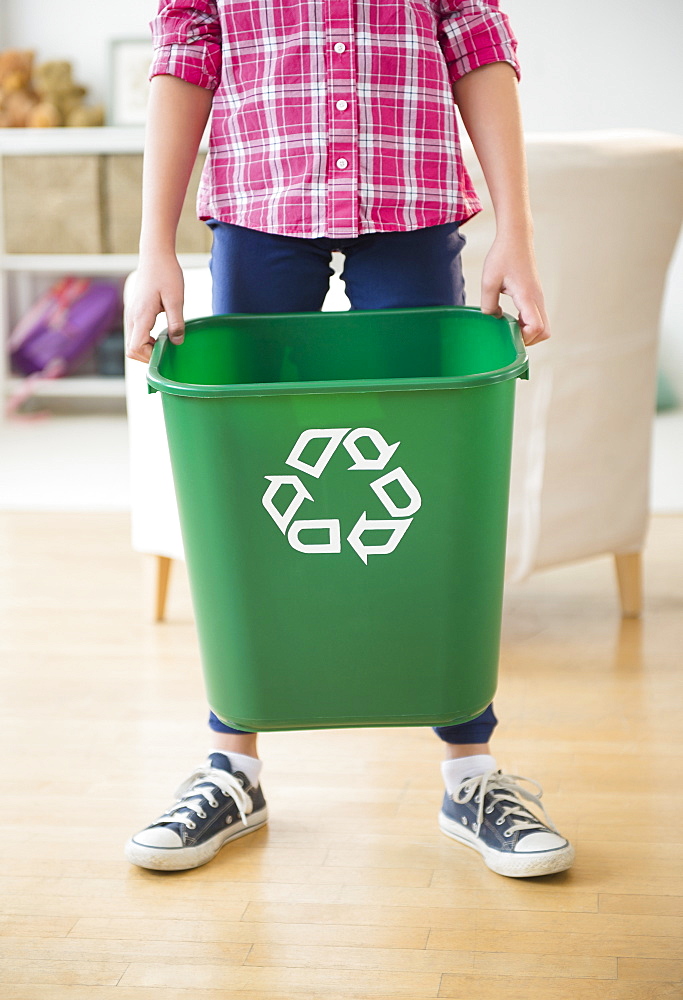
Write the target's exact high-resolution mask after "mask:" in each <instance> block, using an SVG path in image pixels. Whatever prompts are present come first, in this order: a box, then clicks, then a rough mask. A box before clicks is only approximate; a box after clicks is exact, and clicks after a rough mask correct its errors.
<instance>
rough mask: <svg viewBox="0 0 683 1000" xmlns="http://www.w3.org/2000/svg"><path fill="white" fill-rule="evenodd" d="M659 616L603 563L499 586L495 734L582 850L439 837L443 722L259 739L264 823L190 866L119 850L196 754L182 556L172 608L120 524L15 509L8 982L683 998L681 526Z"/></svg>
mask: <svg viewBox="0 0 683 1000" xmlns="http://www.w3.org/2000/svg"><path fill="white" fill-rule="evenodd" d="M645 570H646V614H645V617H644V619H643V620H642V622H637V621H627V622H624V623H623V624H622V623H621V622H620V620H619V618H618V613H617V602H616V595H615V587H614V581H613V577H612V565H611V562H610V560H608V559H603V560H597V561H594V562H591V563H587V564H583V565H577V566H574V567H569V568H564V569H562V570H557V571H553V572H550V573H545V574H539V575H537V576H535V577H534V578H533V579H532V580H530V581H528V582H527V583H525V584H524V585H520V586H518V587H515V588H514V589H511V590H510V592H509V594H508V599H507V605H506V613H505V628H504V649H503V660H502V678H501V686H500V693H499V697H498V699H497V702H496V704H497V708H498V713H499V716H500V717H501V724H500V726H499V730H498V733H497V738H496V741H495V750H496V753H497V755H498V759H499V762H500V764H501V765H502V766H504V767H505V769H506V770H509V771H512V772H513V773H517V774H522V775H528V776H531V777H534V778H536V779H537V780H538V781H540V782H541V783H542V785H543V786H544V789H545V799H544V801H546V802H547V805H548V809H549V812H550V814H551V816H552V817H553V819H554V820H555V822H556V823H557V824H558V826H559V827H560V828H561V830H562V831H563V832H565V833H566V835H567V836H569V837H570V838H571V839H572V840H573V841H574V843H575V845H576V849H577V861H576V865H575V867H574V868H573V870H572V871H570V872H567V873H563V874H560V875H556V876H552V877H548V878H545V879H530V880H514V879H505V878H502V877H500V876H497V875H494V874H493V873H492V872H490V871H488V870H487V869H486V868H485V867H484V866H483V864H482V862H481V860H480V858H479V856H478V855H477V854H475V853H474V852H472V851H469V850H467V849H466V848H463V847H460V846H458V845H456V844H454V843H453V842H452V841H449V840H448V839H446V838H445V837H444V836H443V835H441V834H440V833H439V831H438V829H437V827H436V814H437V811H438V807H439V803H440V799H441V785H440V775H439V760H440V756H441V754H440V748H439V745H438V742H437V740H436V739H435V737H434V736H433V735H432V734H431V732H430V731H429V730H426V729H425V730H422V729H407V730H363V731H337V732H326V733H320V732H318V733H293V734H271V735H269V736H266V737H264V738H263V739H262V746H261V749H262V753H263V756H264V757H265V760H266V765H265V768H264V775H263V785H264V789H265V792H266V794H267V797H268V801H269V807H270V812H271V817H272V819H271V823H270V825H269V826H268V827H267V828H266V829H264V830H263V831H260V832H258V833H256V834H254V835H253V836H250V837H248V838H245V839H243V840H240V841H238V842H236V843H235V844H233V845H230V846H229V847H228V848H226V849H225V850H224V851H223V852H222V854H221V855H219V857H218V858H217V859H216V860H215V861H214V862H213V863H212V864H210V865H208V866H206V867H205V868H203V869H199V870H197V871H195V872H186V873H175V874H160V873H154V872H146V871H142V870H139V869H136V868H133V867H130V866H129V865H128V864H127V863H126V862H125V860H124V859H123V857H122V846H123V843H124V842H125V840H126V839H127V837H128V836H129V834H130V833H131V832H133V831H134V830H135V829H138V828H139V827H141V826H143V825H145V824H146V823H147V822H148V821H149V820H151V819H153V818H154V817H155V816H156V815H158V813H159V812H160V811H161V810H163V809H164V808H165V807H166V806H168V805H169V804H170V801H171V797H172V793H173V791H174V790H175V788H176V786H177V785H178V784H179V782H180V781H181V780H182V779H183V778H184V777H185V776H186V775H187V773H188V772H189V771H191V770H192V768H193V767H194V765H195V764H196V763H198V762H199V761H200V760H201V759H202V758H203V756H204V751H205V749H206V746H207V738H206V734H205V730H204V716H205V708H204V704H203V699H202V694H201V679H200V669H199V665H198V658H197V652H196V646H195V639H194V633H193V628H192V623H191V615H190V610H189V600H188V595H187V588H186V583H185V581H184V576H183V571H182V568H178V572H176V574H175V576H174V577H173V579H172V582H171V595H170V603H169V621H168V622H167V624H165V625H161V626H155V625H153V624H151V623H150V620H149V610H150V608H151V598H150V592H151V584H152V581H151V572H152V567H151V565H148V563H147V561H146V560H144V559H141V558H140V557H137V556H134V555H133V554H132V553H131V552H130V548H129V540H128V525H127V519H126V518H125V516H123V515H112V514H97V515H78V514H73V515H69V514H67V515H65V514H59V515H49V514H2V515H0V581H1V582H0V627H1V630H0V683H1V687H2V690H1V693H0V751H1V755H0V785H1V787H2V834H1V837H0V850H1V852H2V859H3V865H2V872H1V877H0V934H1V935H2V937H1V938H0V947H1V959H0V997H2V1000H37V998H40V1000H162V998H163V1000H181V998H182V1000H190V998H191V1000H197V998H199V1000H202V998H206V1000H219V998H224V997H225V998H228V997H229V998H234V997H236V996H238V997H244V998H245V1000H264V998H272V1000H290V998H291V1000H294V998H297V1000H298V998H300V1000H314V998H316V1000H318V998H320V1000H322V998H325V1000H342V998H344V1000H348V998H359V1000H360V998H362V1000H389V998H391V1000H394V998H399V997H405V998H409V1000H423V998H425V1000H426V998H434V997H450V998H462V1000H534V998H539V1000H674V998H677V1000H678V998H681V997H683V988H682V986H681V980H682V978H683V864H682V860H681V859H682V857H683V850H682V848H683V835H682V833H681V831H682V829H683V800H682V796H681V780H682V778H683V768H682V767H681V762H682V758H683V729H682V727H681V695H682V694H683V662H682V653H683V518H680V517H678V518H676V517H668V518H667V517H661V518H657V519H655V520H654V522H653V524H652V528H651V532H650V538H649V542H648V547H647V550H646V559H645Z"/></svg>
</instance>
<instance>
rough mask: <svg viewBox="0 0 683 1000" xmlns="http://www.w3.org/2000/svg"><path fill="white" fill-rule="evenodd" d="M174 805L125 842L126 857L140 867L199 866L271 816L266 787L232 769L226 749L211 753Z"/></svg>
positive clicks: (181, 787)
mask: <svg viewBox="0 0 683 1000" xmlns="http://www.w3.org/2000/svg"><path fill="white" fill-rule="evenodd" d="M176 796H177V800H176V802H174V804H173V805H172V806H171V808H170V809H169V810H168V811H167V812H165V813H164V815H163V816H160V817H159V819H157V820H155V821H154V823H151V824H150V825H149V826H148V827H145V829H144V830H141V831H140V833H136V834H135V836H134V837H131V839H130V840H129V841H128V843H127V844H126V849H125V853H126V858H127V859H128V860H129V861H130V862H132V864H134V865H139V867H140V868H154V869H156V870H160V871H182V870H183V869H186V868H198V867H199V866H200V865H205V864H206V862H207V861H210V860H211V858H213V857H215V855H216V854H218V852H219V851H220V849H221V847H223V845H224V844H227V842H228V841H229V840H236V839H237V838H238V837H244V836H245V835H246V834H247V833H252V832H253V831H254V830H258V829H259V828H260V827H262V826H264V825H265V824H266V822H267V820H268V813H267V810H266V800H265V799H264V797H263V792H262V791H261V786H260V785H257V786H256V787H253V786H252V785H251V784H250V783H249V779H248V778H247V777H246V775H244V774H242V772H241V771H236V772H234V773H233V770H232V767H231V765H230V758H229V757H228V756H227V755H226V754H222V753H212V754H210V756H209V758H208V760H207V761H206V763H205V764H203V765H202V766H201V767H198V768H197V770H196V771H195V772H194V773H193V774H192V775H190V777H189V778H188V779H187V781H185V782H184V783H183V784H182V785H181V786H180V788H179V789H178V791H177V792H176Z"/></svg>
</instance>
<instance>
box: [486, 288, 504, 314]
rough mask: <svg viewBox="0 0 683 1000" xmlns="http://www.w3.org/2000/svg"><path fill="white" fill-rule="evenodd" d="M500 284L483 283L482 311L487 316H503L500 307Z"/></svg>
mask: <svg viewBox="0 0 683 1000" xmlns="http://www.w3.org/2000/svg"><path fill="white" fill-rule="evenodd" d="M500 292H501V287H500V284H499V283H498V282H496V281H487V280H484V281H482V283H481V311H482V312H483V313H486V315H487V316H502V315H503V310H502V309H501V306H500Z"/></svg>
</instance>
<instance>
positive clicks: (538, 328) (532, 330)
mask: <svg viewBox="0 0 683 1000" xmlns="http://www.w3.org/2000/svg"><path fill="white" fill-rule="evenodd" d="M517 308H518V309H519V327H520V330H521V331H522V339H523V341H524V343H525V344H526V345H527V347H530V346H531V344H535V343H536V342H537V341H539V340H544V339H545V336H544V334H545V323H544V320H543V316H542V315H541V312H540V309H539V308H538V306H537V305H536V303H535V302H533V301H529V302H521V303H520V304H519V306H518V307H517Z"/></svg>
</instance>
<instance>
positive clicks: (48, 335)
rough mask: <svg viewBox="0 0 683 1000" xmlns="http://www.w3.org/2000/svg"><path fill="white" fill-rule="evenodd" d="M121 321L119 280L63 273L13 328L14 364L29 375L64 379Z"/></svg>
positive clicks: (12, 355)
mask: <svg viewBox="0 0 683 1000" xmlns="http://www.w3.org/2000/svg"><path fill="white" fill-rule="evenodd" d="M120 322H121V291H120V288H119V286H118V285H116V284H113V283H112V282H107V281H95V280H93V279H92V278H73V277H67V278H62V279H61V280H60V281H58V282H57V283H56V284H55V285H53V286H52V287H51V288H50V289H48V291H47V292H45V294H44V295H42V296H41V297H40V298H39V299H38V301H37V302H36V303H35V304H34V305H33V306H32V307H31V308H30V309H29V311H28V312H27V313H26V315H25V316H24V317H23V318H22V319H21V320H20V321H19V323H18V324H17V326H16V327H15V328H14V330H13V331H12V333H11V335H10V338H9V352H10V357H11V359H12V363H13V365H14V366H15V367H16V368H17V369H19V371H21V372H23V373H24V374H25V375H33V374H35V373H40V374H41V375H44V376H45V377H46V378H58V377H59V376H61V375H65V374H66V373H67V372H68V371H69V370H70V369H71V368H73V367H74V365H75V364H76V363H77V362H78V361H79V360H80V358H81V357H82V356H83V355H84V354H85V353H86V351H87V350H88V349H89V348H91V347H93V346H94V345H95V344H96V343H97V341H98V340H100V339H101V338H102V337H103V336H104V335H105V334H106V333H108V332H109V331H110V330H111V329H112V328H113V327H114V326H115V325H117V324H119V323H120Z"/></svg>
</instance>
